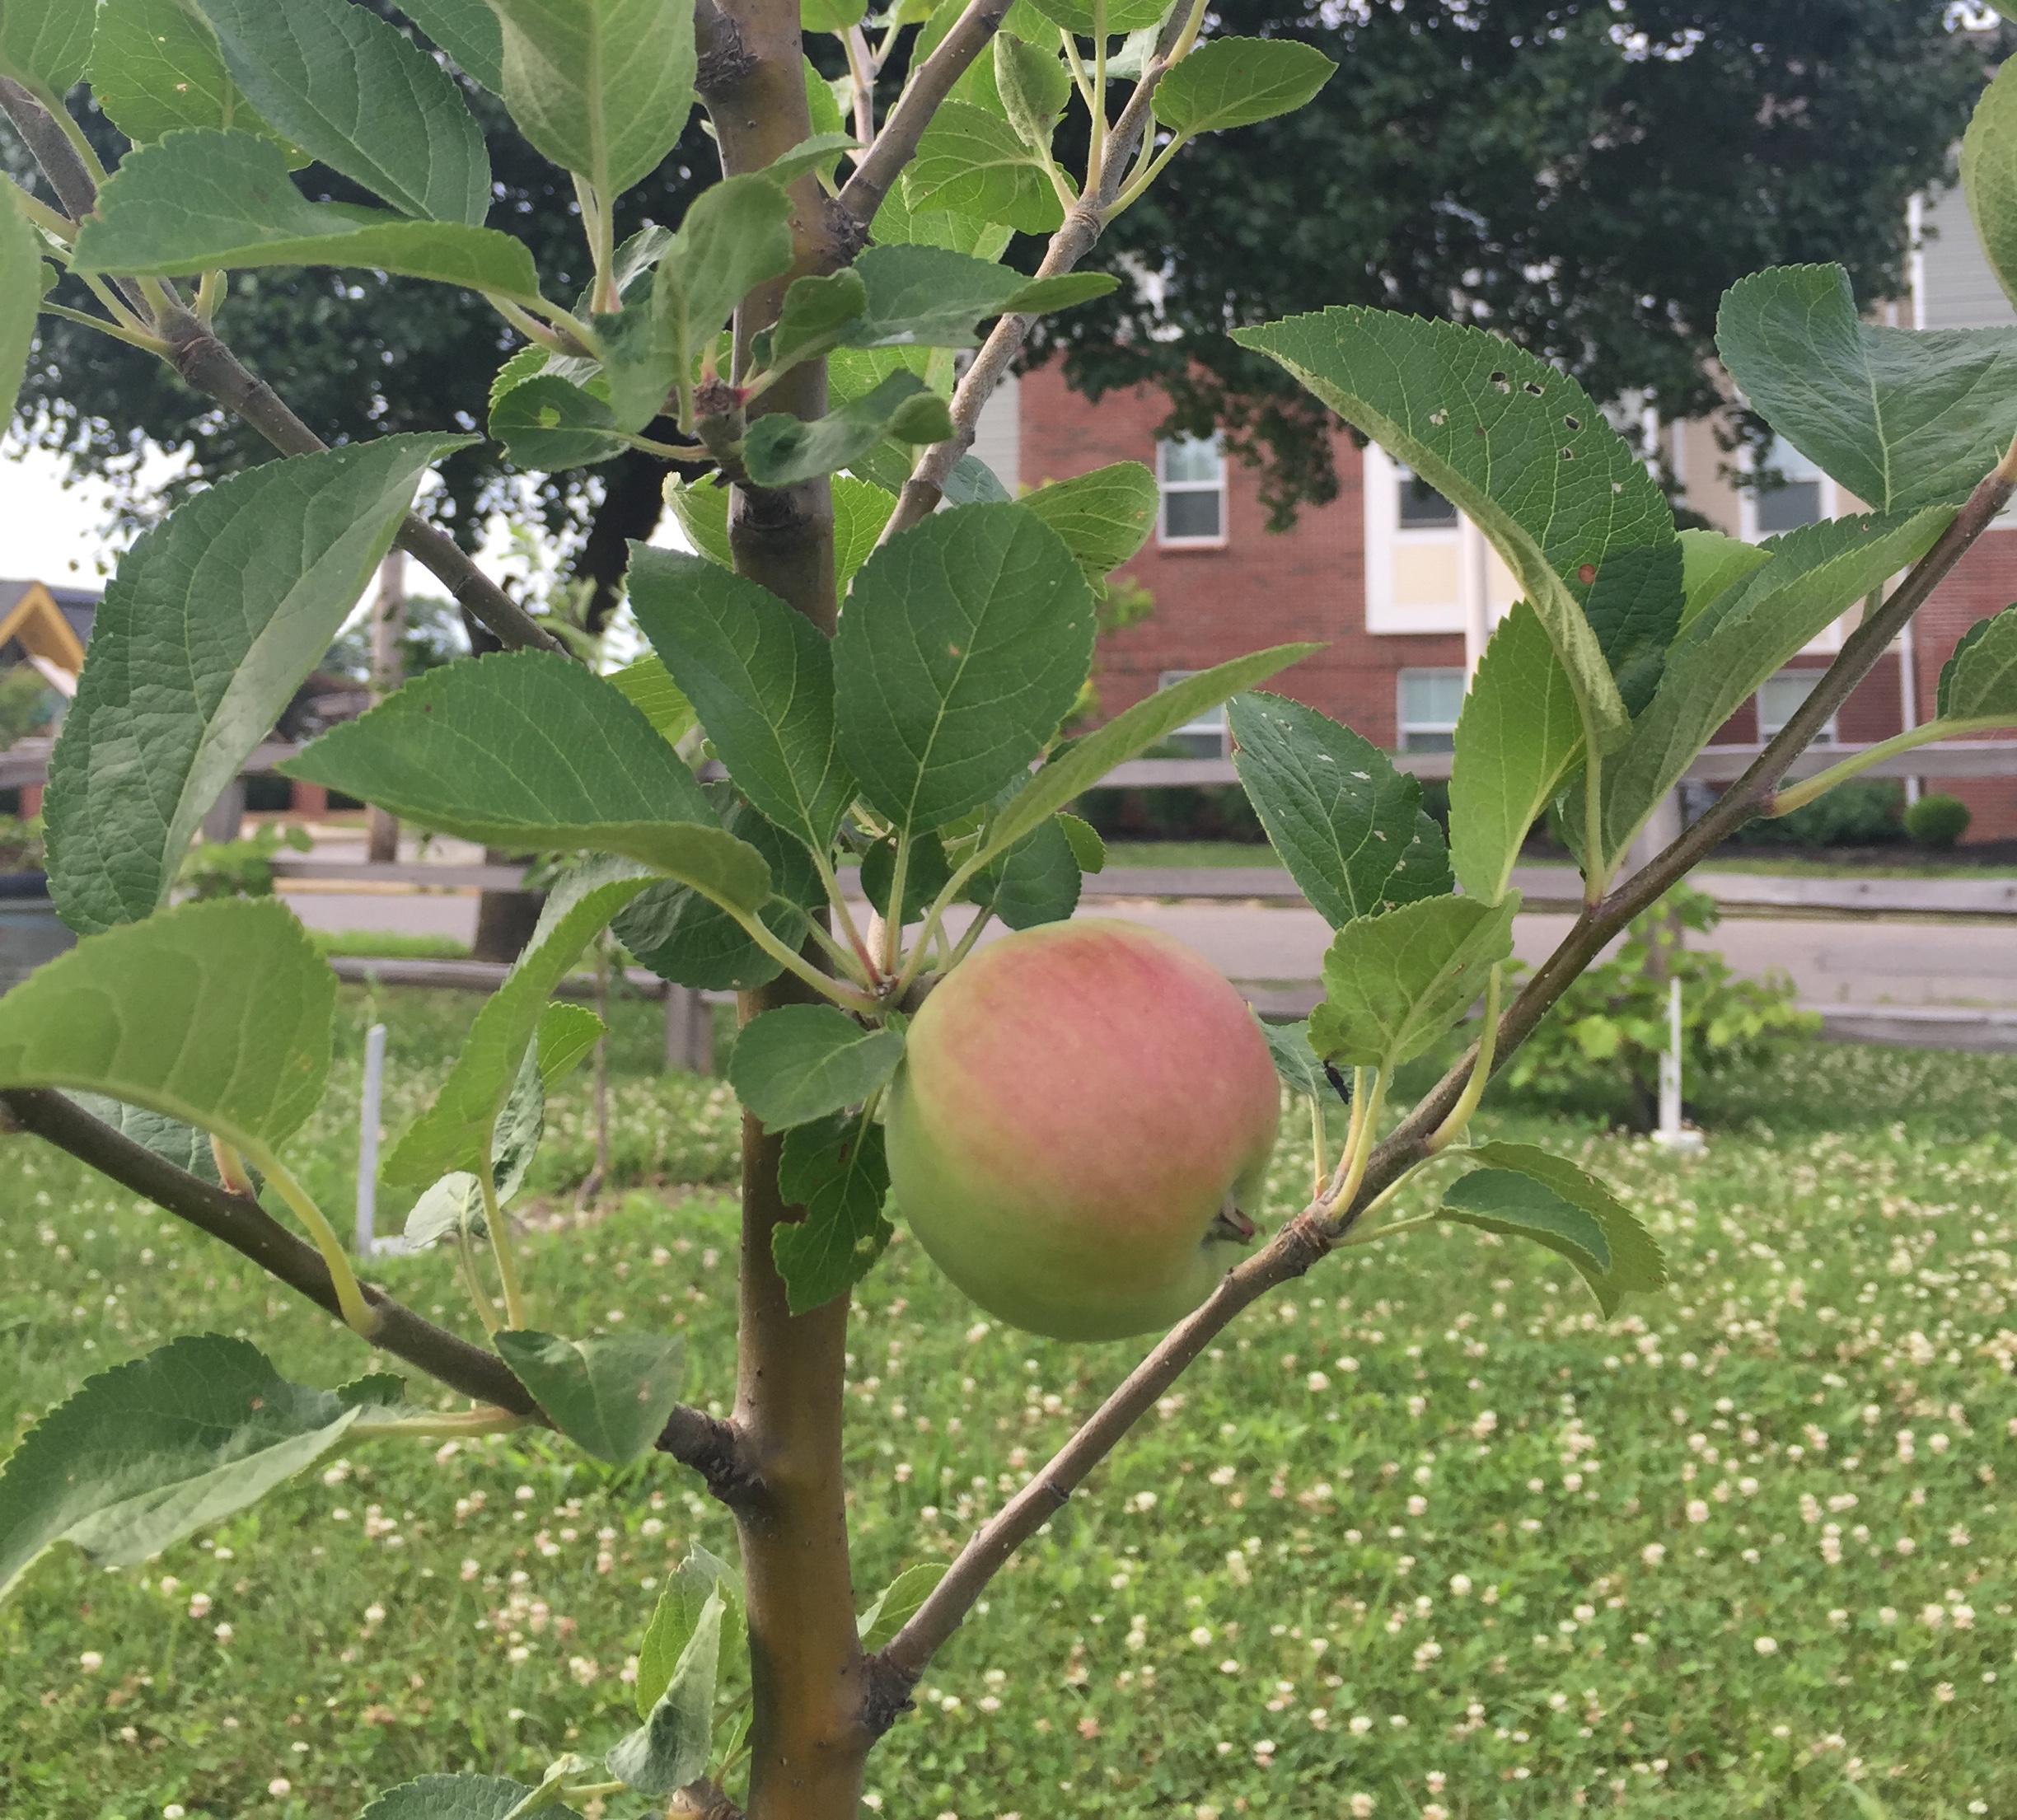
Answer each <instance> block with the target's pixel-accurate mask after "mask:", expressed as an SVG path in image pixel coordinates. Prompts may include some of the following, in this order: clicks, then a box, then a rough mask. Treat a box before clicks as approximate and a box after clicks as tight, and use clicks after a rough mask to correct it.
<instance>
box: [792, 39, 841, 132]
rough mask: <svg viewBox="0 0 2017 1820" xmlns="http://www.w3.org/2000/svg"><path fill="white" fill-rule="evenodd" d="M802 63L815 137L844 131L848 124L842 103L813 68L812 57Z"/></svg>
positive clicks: (807, 105) (807, 104) (808, 110)
mask: <svg viewBox="0 0 2017 1820" xmlns="http://www.w3.org/2000/svg"><path fill="white" fill-rule="evenodd" d="M801 61H802V62H803V64H804V66H805V87H806V111H807V113H808V114H809V115H811V116H812V132H813V135H814V137H815V138H820V137H823V136H825V135H826V134H827V133H839V132H840V131H842V130H843V129H845V126H846V124H847V123H846V121H845V119H843V118H842V117H841V113H840V101H838V100H837V99H836V98H835V95H834V91H833V88H832V86H831V84H830V83H829V82H827V80H826V77H824V76H822V75H821V74H820V73H819V72H818V71H817V69H815V68H813V67H812V58H810V57H807V58H802V59H801Z"/></svg>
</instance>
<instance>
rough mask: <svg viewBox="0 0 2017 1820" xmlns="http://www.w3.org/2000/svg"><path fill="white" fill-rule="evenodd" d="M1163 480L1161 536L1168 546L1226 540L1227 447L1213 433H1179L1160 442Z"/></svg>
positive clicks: (1159, 473)
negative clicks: (1173, 437) (1186, 434)
mask: <svg viewBox="0 0 2017 1820" xmlns="http://www.w3.org/2000/svg"><path fill="white" fill-rule="evenodd" d="M1156 477H1157V479H1158V480H1159V481H1160V482H1161V484H1162V491H1163V513H1162V522H1161V524H1160V526H1158V533H1157V540H1158V542H1159V543H1161V544H1163V545H1165V546H1166V547H1167V546H1169V545H1175V546H1177V548H1179V549H1181V548H1182V547H1183V546H1184V545H1187V544H1188V545H1219V544H1223V543H1224V541H1225V540H1226V470H1225V451H1224V450H1223V449H1222V448H1221V447H1219V438H1218V437H1215V436H1206V437H1199V436H1180V437H1177V439H1176V440H1175V441H1174V442H1158V444H1157V445H1156Z"/></svg>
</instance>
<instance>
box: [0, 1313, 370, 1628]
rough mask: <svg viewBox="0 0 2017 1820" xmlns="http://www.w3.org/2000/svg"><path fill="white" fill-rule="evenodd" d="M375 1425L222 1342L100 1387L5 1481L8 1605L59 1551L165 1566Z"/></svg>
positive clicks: (90, 1383) (241, 1347) (31, 1446)
mask: <svg viewBox="0 0 2017 1820" xmlns="http://www.w3.org/2000/svg"><path fill="white" fill-rule="evenodd" d="M366 1419H367V1411H366V1410H365V1409H364V1408H363V1406H352V1407H346V1406H344V1404H343V1402H342V1401H340V1400H339V1398H338V1397H335V1395H333V1394H332V1393H331V1392H328V1391H324V1390H311V1389H310V1388H309V1387H307V1386H306V1385H302V1384H292V1383H288V1381H287V1380H286V1379H285V1378H282V1377H281V1376H280V1374H279V1373H278V1372H276V1371H275V1370H274V1368H273V1366H272V1364H270V1363H269V1361H268V1360H267V1359H265V1358H264V1356H263V1355H262V1354H260V1351H259V1350H258V1349H257V1348H256V1347H255V1346H252V1345H248V1344H247V1343H246V1341H245V1340H227V1339H226V1338H225V1337H224V1336H222V1334H214V1333H213V1334H205V1335H204V1336H201V1337H200V1338H198V1337H190V1338H187V1339H181V1340H171V1341H170V1342H169V1344H168V1345H165V1346H162V1347H161V1348H159V1349H158V1350H156V1351H153V1352H151V1353H149V1354H147V1355H146V1357H144V1358H142V1359H132V1360H130V1361H129V1362H128V1363H127V1364H123V1365H117V1366H115V1367H114V1368H113V1369H111V1370H110V1371H108V1372H101V1373H99V1374H98V1375H97V1376H96V1377H93V1378H86V1379H85V1381H84V1383H83V1385H82V1387H81V1388H79V1389H78V1391H77V1393H76V1394H75V1395H74V1396H73V1397H70V1398H69V1399H68V1401H65V1402H63V1403H61V1404H59V1405H58V1406H57V1407H56V1408H54V1410H52V1411H50V1412H49V1414H48V1415H45V1416H44V1417H43V1418H42V1420H40V1422H38V1423H36V1424H35V1426H34V1427H33V1428H31V1429H29V1430H28V1432H27V1433H26V1434H24V1435H23V1436H22V1437H21V1444H20V1445H19V1446H18V1447H16V1448H15V1449H14V1452H13V1453H12V1455H10V1456H9V1457H8V1459H7V1463H6V1465H5V1467H0V1595H3V1594H5V1593H7V1592H9V1591H11V1590H12V1588H13V1587H14V1586H15V1585H16V1584H17V1583H18V1582H19V1580H20V1579H21V1575H22V1574H24V1573H26V1571H27V1570H28V1569H29V1567H30V1565H32V1564H33V1563H34V1562H35V1560H36V1559H37V1557H38V1556H40V1555H41V1554H42V1553H43V1552H44V1550H46V1549H48V1548H49V1547H51V1546H54V1544H55V1543H57V1542H72V1543H73V1544H75V1545H76V1546H77V1547H78V1548H80V1549H81V1550H82V1551H83V1552H84V1554H85V1556H87V1559H89V1560H91V1561H92V1562H93V1563H94V1564H95V1565H99V1566H102V1567H129V1566H132V1565H133V1564H134V1563H136V1562H138V1561H143V1560H147V1558H148V1557H149V1556H152V1555H157V1554H159V1553H160V1552H161V1550H162V1549H164V1548H166V1547H167V1546H168V1545H169V1544H170V1543H171V1542H178V1541H180V1539H181V1538H182V1537H185V1536H187V1535H189V1534H190V1533H191V1532H193V1531H194V1530H197V1529H199V1528H203V1527H204V1526H205V1525H206V1524H209V1523H216V1522H218V1520H219V1519H220V1518H224V1517H227V1516H229V1515H230V1514H232V1512H233V1511H236V1510H242V1509H245V1507H246V1505H247V1504H251V1503H253V1502H254V1501H255V1500H257V1499H259V1498H260V1497H262V1496H264V1495H265V1493H267V1492H268V1491H269V1490H272V1489H273V1487H274V1486H275V1485H278V1484H279V1483H280V1482H281V1481H283V1479H288V1478H291V1477H292V1476H293V1475H294V1474H295V1473H297V1472H298V1471H301V1469H302V1467H305V1466H307V1465H308V1464H309V1463H310V1462H311V1461H313V1460H315V1459H316V1458H317V1457H319V1456H321V1454H323V1453H327V1452H328V1451H329V1449H330V1448H331V1447H333V1446H335V1443H336V1442H337V1440H338V1439H339V1438H340V1437H341V1436H342V1435H343V1434H344V1433H345V1432H346V1431H348V1430H349V1429H351V1428H352V1427H353V1426H355V1425H357V1424H358V1423H359V1422H360V1421H362V1420H366Z"/></svg>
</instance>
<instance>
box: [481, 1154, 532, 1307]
mask: <svg viewBox="0 0 2017 1820" xmlns="http://www.w3.org/2000/svg"><path fill="white" fill-rule="evenodd" d="M475 1174H476V1186H478V1187H479V1188H480V1190H481V1191H483V1204H484V1225H485V1226H487V1227H489V1229H490V1255H491V1256H493V1257H494V1258H495V1259H496V1260H497V1267H498V1287H499V1288H500V1289H503V1292H504V1325H505V1326H508V1327H522V1326H524V1325H525V1324H526V1323H525V1298H524V1297H523V1295H522V1294H521V1293H520V1291H519V1288H518V1261H517V1258H516V1257H515V1256H513V1255H512V1242H511V1231H510V1228H508V1227H507V1226H506V1225H505V1223H504V1209H503V1208H502V1207H500V1206H499V1205H498V1195H497V1182H496V1180H495V1178H494V1176H493V1175H492V1172H491V1167H490V1159H489V1158H488V1157H485V1158H483V1159H482V1161H481V1162H480V1163H479V1164H478V1166H477V1168H476V1172H475Z"/></svg>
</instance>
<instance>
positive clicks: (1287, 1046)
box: [1254, 1018, 1332, 1104]
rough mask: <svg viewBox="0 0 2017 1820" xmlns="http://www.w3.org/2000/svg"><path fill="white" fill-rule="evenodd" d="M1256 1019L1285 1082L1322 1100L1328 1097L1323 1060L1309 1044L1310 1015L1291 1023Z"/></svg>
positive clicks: (1329, 1086)
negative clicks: (1318, 1057) (1319, 1059)
mask: <svg viewBox="0 0 2017 1820" xmlns="http://www.w3.org/2000/svg"><path fill="white" fill-rule="evenodd" d="M1254 1022H1257V1024H1259V1025H1260V1026H1261V1035H1262V1036H1265V1037H1266V1039H1267V1046H1268V1054H1269V1055H1271V1056H1272V1057H1273V1058H1274V1061H1275V1073H1276V1074H1279V1075H1280V1077H1281V1082H1282V1085H1283V1086H1285V1087H1286V1088H1288V1089H1289V1092H1292V1093H1300V1094H1302V1095H1303V1097H1305V1098H1306V1099H1313V1100H1315V1101H1317V1102H1319V1103H1320V1104H1321V1103H1322V1102H1324V1101H1327V1100H1328V1099H1329V1098H1330V1097H1331V1091H1332V1090H1331V1083H1330V1080H1329V1079H1328V1078H1327V1076H1326V1075H1325V1074H1324V1071H1323V1064H1322V1062H1320V1061H1318V1060H1317V1051H1316V1050H1313V1049H1312V1048H1311V1047H1310V1037H1309V1019H1308V1018H1297V1019H1296V1021H1295V1022H1294V1023H1292V1024H1271V1023H1270V1022H1267V1020H1266V1018H1256V1019H1255V1020H1254Z"/></svg>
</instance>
